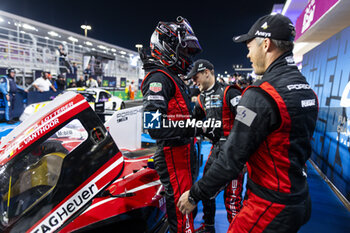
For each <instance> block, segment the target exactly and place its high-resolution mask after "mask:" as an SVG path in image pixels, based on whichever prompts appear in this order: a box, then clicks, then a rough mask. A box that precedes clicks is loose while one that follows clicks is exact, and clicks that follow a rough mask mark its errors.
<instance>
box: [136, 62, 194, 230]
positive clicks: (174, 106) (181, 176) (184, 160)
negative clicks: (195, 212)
mask: <svg viewBox="0 0 350 233" xmlns="http://www.w3.org/2000/svg"><path fill="white" fill-rule="evenodd" d="M152 68H153V69H151V70H150V71H149V70H146V71H149V72H148V74H147V75H146V77H145V78H144V80H143V83H142V85H141V90H142V94H143V106H144V112H156V111H157V110H158V111H159V112H160V113H162V119H161V126H160V128H159V129H149V130H148V131H149V134H150V136H151V137H152V138H153V139H156V140H157V147H158V148H157V151H156V152H155V155H154V162H155V169H156V170H157V173H158V175H159V177H160V181H161V182H162V184H163V186H164V188H165V198H166V209H167V215H168V222H169V227H170V232H188V233H189V232H194V228H193V217H192V214H189V215H183V214H182V213H181V212H180V211H179V209H178V208H177V207H176V205H177V202H178V200H179V198H180V196H181V195H182V193H184V192H185V191H187V190H189V189H190V188H191V186H192V174H191V153H192V151H193V148H192V147H193V138H192V137H193V136H194V134H195V132H194V131H195V130H194V129H193V128H185V127H184V128H181V127H171V126H170V125H171V124H170V123H169V122H170V121H183V120H186V119H189V118H190V112H189V109H190V108H189V105H190V97H189V95H188V87H187V86H186V85H185V83H184V82H183V81H182V80H181V79H180V78H179V77H178V76H177V75H176V74H174V73H172V72H171V71H169V70H167V69H165V68H163V67H152ZM163 122H165V124H164V125H163Z"/></svg>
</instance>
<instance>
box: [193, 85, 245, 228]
mask: <svg viewBox="0 0 350 233" xmlns="http://www.w3.org/2000/svg"><path fill="white" fill-rule="evenodd" d="M240 98H241V90H240V88H239V87H238V86H236V85H234V86H228V85H225V84H222V83H220V82H218V81H216V82H215V84H214V86H213V87H212V88H210V89H209V90H206V91H203V92H202V93H201V94H200V95H199V96H198V98H197V102H196V106H195V108H194V110H193V117H194V118H196V119H201V120H202V119H203V118H206V119H207V120H208V119H215V120H217V121H220V122H221V123H222V125H221V127H220V128H215V129H208V130H207V131H209V132H206V134H205V136H207V137H208V138H210V139H211V140H212V143H213V146H212V148H211V151H210V154H209V157H208V160H207V162H206V164H205V167H204V172H203V174H205V173H206V172H207V171H208V169H209V168H210V166H211V164H212V163H213V162H214V160H215V159H217V157H218V154H219V151H220V148H221V146H222V145H223V144H224V143H225V141H226V139H227V135H228V134H229V132H230V131H231V129H232V125H233V121H234V117H235V115H236V106H237V105H238V103H239V100H240ZM242 189H243V174H241V175H239V176H238V177H237V179H235V180H232V181H231V182H230V183H229V184H228V185H227V186H226V188H225V192H224V200H225V207H226V210H227V218H228V221H229V222H231V221H232V219H233V217H234V216H235V215H236V214H237V213H238V212H239V210H240V209H241V201H242ZM202 203H203V220H204V224H205V225H206V226H208V225H214V223H215V211H216V205H215V198H212V199H205V200H203V202H202Z"/></svg>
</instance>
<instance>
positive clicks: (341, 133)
mask: <svg viewBox="0 0 350 233" xmlns="http://www.w3.org/2000/svg"><path fill="white" fill-rule="evenodd" d="M349 38H350V27H348V28H346V29H344V30H343V31H341V32H339V33H337V34H336V35H334V36H332V37H331V38H329V39H328V40H326V41H325V42H323V43H322V44H320V45H319V46H317V47H316V48H314V49H313V50H311V51H309V52H308V53H307V54H305V55H304V59H303V69H302V73H303V75H304V76H305V77H306V79H307V81H308V82H309V83H310V86H311V87H312V89H313V90H314V91H315V93H316V94H317V96H318V99H319V106H320V109H319V114H318V121H317V124H316V129H315V133H314V136H313V138H312V140H311V143H312V155H311V158H312V160H313V161H314V162H315V163H316V164H317V166H318V167H319V168H320V169H321V170H322V172H323V173H324V174H325V175H326V176H327V178H328V179H329V180H330V181H331V182H332V183H333V184H334V185H335V186H336V187H337V189H338V190H339V191H340V192H341V193H342V194H343V195H344V197H345V198H347V199H348V200H350V78H349V77H350V66H349V64H350V50H349V49H346V48H347V47H348V46H349V45H348V40H349Z"/></svg>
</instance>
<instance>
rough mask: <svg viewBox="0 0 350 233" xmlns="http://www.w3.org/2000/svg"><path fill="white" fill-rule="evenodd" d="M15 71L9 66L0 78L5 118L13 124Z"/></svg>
mask: <svg viewBox="0 0 350 233" xmlns="http://www.w3.org/2000/svg"><path fill="white" fill-rule="evenodd" d="M15 75H16V71H15V69H12V68H9V69H8V70H7V75H6V76H3V77H1V79H0V90H1V93H2V94H3V96H4V103H5V120H6V122H7V123H9V124H13V123H14V121H13V120H12V117H13V116H12V114H11V113H12V111H13V109H14V102H15V95H16V92H17V85H16V81H15Z"/></svg>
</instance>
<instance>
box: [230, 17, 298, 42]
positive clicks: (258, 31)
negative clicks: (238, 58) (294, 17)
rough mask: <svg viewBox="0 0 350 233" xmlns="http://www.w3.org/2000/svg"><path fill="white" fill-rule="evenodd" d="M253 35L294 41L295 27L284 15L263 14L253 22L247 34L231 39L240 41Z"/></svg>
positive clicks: (244, 40) (251, 37)
mask: <svg viewBox="0 0 350 233" xmlns="http://www.w3.org/2000/svg"><path fill="white" fill-rule="evenodd" d="M255 37H262V38H271V39H275V40H283V41H294V38H295V27H294V25H293V23H292V21H290V19H289V18H288V17H286V16H284V15H281V14H274V15H265V16H263V17H261V18H260V19H258V20H257V21H256V22H255V23H254V25H253V26H252V27H251V28H250V30H249V32H248V33H247V34H244V35H240V36H235V37H233V41H234V42H236V43H241V42H246V41H248V40H251V39H253V38H255Z"/></svg>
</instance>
